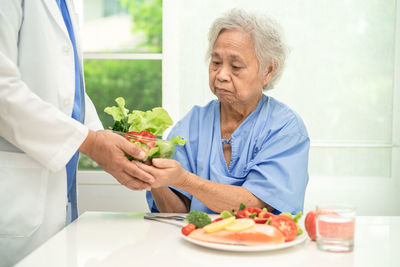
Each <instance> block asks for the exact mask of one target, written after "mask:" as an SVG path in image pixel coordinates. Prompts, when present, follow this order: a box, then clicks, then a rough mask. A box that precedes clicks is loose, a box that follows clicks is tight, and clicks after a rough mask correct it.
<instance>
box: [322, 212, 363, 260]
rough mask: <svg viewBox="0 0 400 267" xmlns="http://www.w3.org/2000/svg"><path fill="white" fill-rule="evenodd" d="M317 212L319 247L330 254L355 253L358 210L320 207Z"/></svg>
mask: <svg viewBox="0 0 400 267" xmlns="http://www.w3.org/2000/svg"><path fill="white" fill-rule="evenodd" d="M316 212H317V218H316V233H317V247H318V248H319V249H320V250H323V251H330V252H350V251H353V248H354V227H355V217H356V208H355V207H353V206H348V205H319V206H317V209H316Z"/></svg>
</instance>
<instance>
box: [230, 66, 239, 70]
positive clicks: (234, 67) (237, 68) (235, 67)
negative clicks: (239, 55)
mask: <svg viewBox="0 0 400 267" xmlns="http://www.w3.org/2000/svg"><path fill="white" fill-rule="evenodd" d="M232 68H233V69H234V70H239V69H240V67H239V66H232Z"/></svg>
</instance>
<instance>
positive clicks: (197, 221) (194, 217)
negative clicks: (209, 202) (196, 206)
mask: <svg viewBox="0 0 400 267" xmlns="http://www.w3.org/2000/svg"><path fill="white" fill-rule="evenodd" d="M185 221H187V222H188V223H192V224H194V225H195V226H196V228H202V227H204V226H206V225H207V224H210V223H211V218H210V217H209V216H208V215H207V213H205V212H202V211H198V210H192V211H191V212H189V214H188V215H187V216H186V218H185Z"/></svg>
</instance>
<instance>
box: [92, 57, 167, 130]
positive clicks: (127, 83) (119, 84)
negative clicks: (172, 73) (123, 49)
mask: <svg viewBox="0 0 400 267" xmlns="http://www.w3.org/2000/svg"><path fill="white" fill-rule="evenodd" d="M85 82H86V92H87V93H88V95H89V96H90V98H91V99H92V101H93V103H94V104H95V106H96V110H97V113H98V114H99V116H100V119H101V121H102V122H103V125H104V127H105V128H107V127H108V126H112V125H113V119H112V117H111V116H110V115H108V114H106V113H104V108H105V107H109V106H115V105H116V103H115V102H114V99H115V98H117V97H119V96H122V97H123V98H125V100H126V107H127V108H128V109H130V110H132V109H138V110H149V109H152V108H154V107H158V106H161V61H160V60H85Z"/></svg>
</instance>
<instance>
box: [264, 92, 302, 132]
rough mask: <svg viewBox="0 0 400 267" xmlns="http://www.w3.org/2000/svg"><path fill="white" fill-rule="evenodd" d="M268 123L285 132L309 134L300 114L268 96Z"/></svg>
mask: <svg viewBox="0 0 400 267" xmlns="http://www.w3.org/2000/svg"><path fill="white" fill-rule="evenodd" d="M267 106H268V108H267V109H268V111H267V112H268V118H267V124H268V125H270V126H271V127H273V128H276V129H280V131H281V133H284V134H290V133H292V134H300V135H304V136H308V133H307V128H306V126H305V124H304V122H303V119H302V118H301V117H300V115H299V114H298V113H297V112H296V111H295V110H293V109H292V108H290V107H289V106H288V105H286V104H284V103H282V102H280V101H278V100H276V99H275V98H273V97H270V96H269V97H268V105H267Z"/></svg>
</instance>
